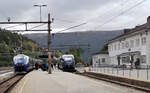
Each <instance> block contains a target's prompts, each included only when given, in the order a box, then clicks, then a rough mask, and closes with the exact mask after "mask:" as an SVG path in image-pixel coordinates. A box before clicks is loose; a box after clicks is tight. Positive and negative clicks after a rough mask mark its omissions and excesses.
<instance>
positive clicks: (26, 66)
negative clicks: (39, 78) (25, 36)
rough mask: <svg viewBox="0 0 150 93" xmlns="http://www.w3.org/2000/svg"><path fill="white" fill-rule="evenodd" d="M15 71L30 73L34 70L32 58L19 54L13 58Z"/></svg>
mask: <svg viewBox="0 0 150 93" xmlns="http://www.w3.org/2000/svg"><path fill="white" fill-rule="evenodd" d="M13 64H14V71H15V72H28V71H30V70H31V69H33V65H32V63H31V62H30V58H29V56H27V55H24V54H18V55H16V56H14V58H13Z"/></svg>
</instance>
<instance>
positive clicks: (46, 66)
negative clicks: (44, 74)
mask: <svg viewBox="0 0 150 93" xmlns="http://www.w3.org/2000/svg"><path fill="white" fill-rule="evenodd" d="M45 68H46V70H48V62H47V63H45Z"/></svg>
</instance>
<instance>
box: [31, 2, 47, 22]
mask: <svg viewBox="0 0 150 93" xmlns="http://www.w3.org/2000/svg"><path fill="white" fill-rule="evenodd" d="M33 6H34V7H39V8H40V22H41V21H42V7H47V5H41V4H39V5H33Z"/></svg>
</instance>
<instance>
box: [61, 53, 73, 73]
mask: <svg viewBox="0 0 150 93" xmlns="http://www.w3.org/2000/svg"><path fill="white" fill-rule="evenodd" d="M59 68H60V69H62V70H75V59H74V56H73V55H72V54H64V55H62V56H61V58H60V63H59Z"/></svg>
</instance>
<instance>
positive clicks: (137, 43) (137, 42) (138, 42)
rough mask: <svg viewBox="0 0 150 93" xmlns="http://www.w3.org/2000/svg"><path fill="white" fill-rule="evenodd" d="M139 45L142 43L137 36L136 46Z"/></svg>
mask: <svg viewBox="0 0 150 93" xmlns="http://www.w3.org/2000/svg"><path fill="white" fill-rule="evenodd" d="M139 45H140V39H139V38H137V39H136V46H139Z"/></svg>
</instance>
